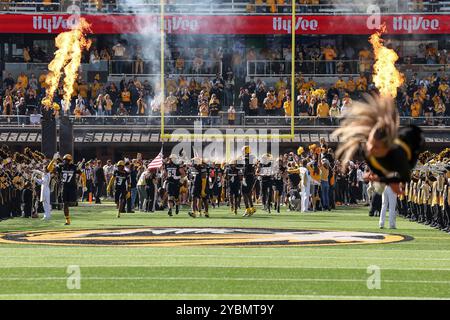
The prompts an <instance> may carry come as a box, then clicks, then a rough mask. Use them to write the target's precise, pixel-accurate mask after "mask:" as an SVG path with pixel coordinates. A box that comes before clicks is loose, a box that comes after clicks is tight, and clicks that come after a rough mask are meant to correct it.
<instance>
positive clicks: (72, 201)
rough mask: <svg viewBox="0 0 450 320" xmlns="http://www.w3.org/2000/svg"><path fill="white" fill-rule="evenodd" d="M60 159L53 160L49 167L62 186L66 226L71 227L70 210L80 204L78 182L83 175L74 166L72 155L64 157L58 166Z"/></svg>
mask: <svg viewBox="0 0 450 320" xmlns="http://www.w3.org/2000/svg"><path fill="white" fill-rule="evenodd" d="M57 161H58V159H53V160H52V161H51V162H50V164H49V165H48V167H47V170H48V171H49V172H52V173H53V172H56V173H57V174H58V176H59V181H60V182H61V185H62V202H63V208H64V216H65V218H66V223H65V225H66V226H68V225H70V222H71V221H70V213H69V208H70V207H73V206H75V205H76V204H77V202H78V196H77V194H78V193H77V189H78V185H77V181H78V177H79V176H80V175H81V170H80V169H79V168H78V167H77V166H76V165H75V164H73V158H72V156H71V155H70V154H66V155H65V156H64V157H63V162H62V163H61V164H56V163H57Z"/></svg>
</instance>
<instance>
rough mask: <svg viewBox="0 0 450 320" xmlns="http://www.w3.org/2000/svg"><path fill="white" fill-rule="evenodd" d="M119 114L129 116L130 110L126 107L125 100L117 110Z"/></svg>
mask: <svg viewBox="0 0 450 320" xmlns="http://www.w3.org/2000/svg"><path fill="white" fill-rule="evenodd" d="M117 115H118V116H128V110H127V109H126V108H125V105H124V104H123V102H121V103H120V104H119V110H117Z"/></svg>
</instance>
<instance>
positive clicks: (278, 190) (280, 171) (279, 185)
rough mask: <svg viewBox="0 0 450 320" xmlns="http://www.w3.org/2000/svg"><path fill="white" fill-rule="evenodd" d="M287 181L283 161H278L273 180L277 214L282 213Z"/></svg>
mask: <svg viewBox="0 0 450 320" xmlns="http://www.w3.org/2000/svg"><path fill="white" fill-rule="evenodd" d="M285 179H286V167H285V166H284V164H283V159H281V158H280V159H278V163H277V165H276V167H275V175H274V179H273V191H274V203H275V209H276V210H277V213H280V206H281V196H282V195H283V191H284V185H285V183H284V181H285Z"/></svg>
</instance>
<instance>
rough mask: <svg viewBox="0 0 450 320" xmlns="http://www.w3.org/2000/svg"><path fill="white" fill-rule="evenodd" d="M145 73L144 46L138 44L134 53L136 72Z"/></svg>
mask: <svg viewBox="0 0 450 320" xmlns="http://www.w3.org/2000/svg"><path fill="white" fill-rule="evenodd" d="M143 73H144V55H143V54H142V47H141V46H136V50H135V53H134V74H143Z"/></svg>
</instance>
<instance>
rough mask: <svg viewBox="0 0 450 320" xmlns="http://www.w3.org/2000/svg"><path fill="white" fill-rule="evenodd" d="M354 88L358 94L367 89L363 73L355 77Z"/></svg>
mask: <svg viewBox="0 0 450 320" xmlns="http://www.w3.org/2000/svg"><path fill="white" fill-rule="evenodd" d="M356 90H358V93H359V94H361V93H363V92H366V91H367V78H366V76H365V75H364V74H363V73H361V74H360V75H359V77H358V79H356Z"/></svg>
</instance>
